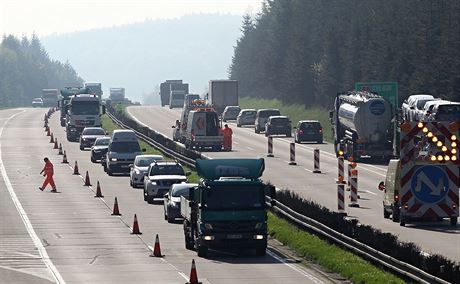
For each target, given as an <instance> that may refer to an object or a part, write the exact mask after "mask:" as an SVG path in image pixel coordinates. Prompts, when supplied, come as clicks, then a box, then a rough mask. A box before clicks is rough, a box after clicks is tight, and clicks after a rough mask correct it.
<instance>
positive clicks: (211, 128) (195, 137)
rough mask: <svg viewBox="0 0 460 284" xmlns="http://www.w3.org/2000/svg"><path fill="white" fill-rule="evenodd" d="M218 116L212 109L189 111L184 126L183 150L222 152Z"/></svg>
mask: <svg viewBox="0 0 460 284" xmlns="http://www.w3.org/2000/svg"><path fill="white" fill-rule="evenodd" d="M221 128H222V127H221V124H220V121H219V116H218V115H217V112H216V111H215V110H214V109H213V108H208V107H199V108H196V109H193V110H191V111H189V113H188V118H187V124H186V125H185V141H184V144H185V148H187V149H196V150H202V149H211V150H213V151H222V146H223V144H224V136H223V134H222V132H221Z"/></svg>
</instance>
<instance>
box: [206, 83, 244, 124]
mask: <svg viewBox="0 0 460 284" xmlns="http://www.w3.org/2000/svg"><path fill="white" fill-rule="evenodd" d="M208 101H209V104H210V105H212V107H213V108H214V109H215V110H216V111H217V113H218V114H219V115H221V114H222V112H223V111H224V109H225V107H226V106H237V105H238V81H236V80H210V81H209V93H208Z"/></svg>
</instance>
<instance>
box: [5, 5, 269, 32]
mask: <svg viewBox="0 0 460 284" xmlns="http://www.w3.org/2000/svg"><path fill="white" fill-rule="evenodd" d="M261 2H262V0H0V35H3V34H14V35H17V36H20V35H23V34H25V35H28V36H30V35H31V34H32V33H33V32H35V33H36V34H37V35H39V36H46V35H51V34H62V33H67V32H73V31H81V30H87V29H92V28H98V27H107V26H113V25H123V24H128V23H135V22H142V21H144V20H145V19H161V18H163V19H165V18H176V17H180V16H182V15H185V14H192V13H230V14H237V15H242V14H244V13H245V12H249V13H257V12H258V11H259V10H260V6H261Z"/></svg>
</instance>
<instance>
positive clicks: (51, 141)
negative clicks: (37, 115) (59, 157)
mask: <svg viewBox="0 0 460 284" xmlns="http://www.w3.org/2000/svg"><path fill="white" fill-rule="evenodd" d="M50 143H54V136H53V132H51V138H50Z"/></svg>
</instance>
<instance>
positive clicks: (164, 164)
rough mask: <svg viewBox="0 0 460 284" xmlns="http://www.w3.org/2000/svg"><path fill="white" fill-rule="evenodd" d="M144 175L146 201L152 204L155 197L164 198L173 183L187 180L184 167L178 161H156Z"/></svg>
mask: <svg viewBox="0 0 460 284" xmlns="http://www.w3.org/2000/svg"><path fill="white" fill-rule="evenodd" d="M147 173H148V174H147V175H146V176H145V177H144V201H147V203H149V204H151V203H153V202H154V200H155V199H158V198H161V199H163V198H164V195H165V193H166V192H168V191H169V188H170V187H171V185H173V184H175V183H182V182H187V176H188V175H190V172H187V173H185V171H184V168H183V167H182V166H181V164H179V162H177V161H154V162H153V163H151V164H150V166H149V169H148V171H147Z"/></svg>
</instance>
